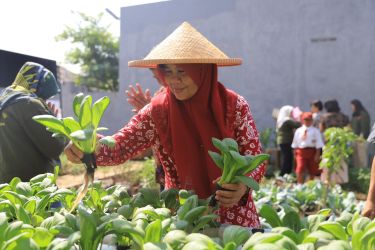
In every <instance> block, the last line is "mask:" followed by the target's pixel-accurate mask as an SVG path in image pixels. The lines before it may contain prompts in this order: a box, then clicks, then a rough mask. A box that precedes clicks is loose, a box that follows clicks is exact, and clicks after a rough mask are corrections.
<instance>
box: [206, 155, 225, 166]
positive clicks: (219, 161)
mask: <svg viewBox="0 0 375 250" xmlns="http://www.w3.org/2000/svg"><path fill="white" fill-rule="evenodd" d="M208 154H209V155H210V157H211V158H212V160H213V161H214V162H215V164H216V166H218V167H219V168H221V169H223V168H224V160H223V156H221V154H218V153H216V152H213V151H208Z"/></svg>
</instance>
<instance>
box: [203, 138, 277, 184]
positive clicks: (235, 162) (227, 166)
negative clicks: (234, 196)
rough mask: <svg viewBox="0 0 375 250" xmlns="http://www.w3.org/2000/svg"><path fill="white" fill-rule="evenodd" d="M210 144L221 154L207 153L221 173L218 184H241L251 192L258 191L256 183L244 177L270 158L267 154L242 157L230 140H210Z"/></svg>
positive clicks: (233, 141) (234, 143)
mask: <svg viewBox="0 0 375 250" xmlns="http://www.w3.org/2000/svg"><path fill="white" fill-rule="evenodd" d="M212 143H213V144H214V146H215V147H216V148H217V149H219V150H220V153H221V154H219V153H216V152H212V151H208V154H209V155H210V157H211V158H212V160H213V161H214V162H215V164H216V165H217V166H218V167H219V168H220V169H222V171H223V173H222V175H221V177H220V180H219V181H218V184H220V185H221V184H224V183H238V182H241V183H243V184H245V185H246V186H248V187H250V188H252V189H253V190H259V185H258V183H257V182H256V181H255V180H254V179H253V178H251V177H248V176H246V175H247V174H249V173H251V172H252V171H253V170H254V169H256V168H257V167H258V166H259V165H260V164H261V163H262V162H264V161H266V160H268V159H269V157H270V156H269V155H268V154H258V155H255V156H253V155H245V156H243V155H241V154H240V153H239V148H238V144H237V142H236V141H235V140H234V139H232V138H224V139H223V140H219V139H217V138H212Z"/></svg>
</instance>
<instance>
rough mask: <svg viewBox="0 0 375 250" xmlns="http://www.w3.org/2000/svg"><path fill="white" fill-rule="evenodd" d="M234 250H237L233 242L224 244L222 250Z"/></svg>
mask: <svg viewBox="0 0 375 250" xmlns="http://www.w3.org/2000/svg"><path fill="white" fill-rule="evenodd" d="M236 249H237V245H236V243H234V242H233V241H231V242H228V243H227V244H225V246H224V250H236Z"/></svg>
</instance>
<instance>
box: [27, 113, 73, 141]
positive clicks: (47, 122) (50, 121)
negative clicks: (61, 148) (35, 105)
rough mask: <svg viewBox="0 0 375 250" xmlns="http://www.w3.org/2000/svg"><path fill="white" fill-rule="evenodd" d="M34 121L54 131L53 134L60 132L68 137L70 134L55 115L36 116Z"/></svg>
mask: <svg viewBox="0 0 375 250" xmlns="http://www.w3.org/2000/svg"><path fill="white" fill-rule="evenodd" d="M33 120H34V121H36V122H38V123H40V124H42V125H43V126H45V127H47V128H49V129H51V130H53V132H58V133H60V134H63V135H66V136H68V132H67V131H66V128H65V126H64V124H63V122H62V121H61V120H60V119H58V118H56V117H54V116H53V115H36V116H33Z"/></svg>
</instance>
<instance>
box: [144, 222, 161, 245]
mask: <svg viewBox="0 0 375 250" xmlns="http://www.w3.org/2000/svg"><path fill="white" fill-rule="evenodd" d="M145 233H146V235H145V242H154V243H158V242H160V239H161V233H162V227H161V220H159V219H158V220H155V221H153V222H151V223H150V224H148V225H147V227H146V230H145Z"/></svg>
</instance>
